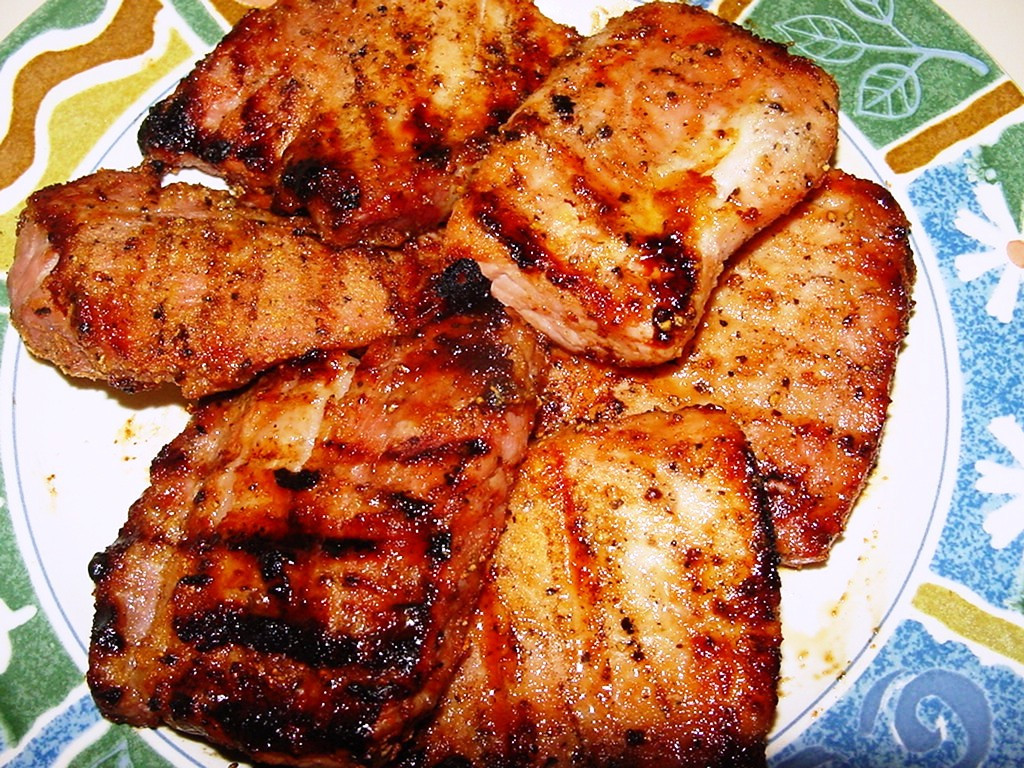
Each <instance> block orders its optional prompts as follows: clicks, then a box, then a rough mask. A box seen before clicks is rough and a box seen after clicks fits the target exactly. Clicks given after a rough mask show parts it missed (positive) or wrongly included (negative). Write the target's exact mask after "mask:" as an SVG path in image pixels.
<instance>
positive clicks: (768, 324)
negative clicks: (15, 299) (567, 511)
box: [542, 171, 915, 566]
mask: <svg viewBox="0 0 1024 768" xmlns="http://www.w3.org/2000/svg"><path fill="white" fill-rule="evenodd" d="M914 276H915V267H914V261H913V254H912V252H911V249H910V242H909V229H908V224H907V219H906V217H905V216H904V214H903V211H902V210H901V209H900V207H899V205H898V204H897V202H896V201H895V200H894V199H893V197H892V195H891V194H890V193H889V192H888V191H886V190H885V189H884V188H883V187H881V186H879V185H878V184H875V183H874V182H871V181H866V180H863V179H858V178H855V177H853V176H850V175H849V174H845V173H843V172H841V171H831V172H830V173H829V174H828V175H827V176H826V178H825V180H824V182H823V183H822V185H821V186H820V187H819V188H818V189H817V190H815V191H814V193H812V194H811V195H810V196H809V197H808V198H807V199H806V200H805V201H804V202H803V203H801V204H800V205H799V206H798V207H797V208H796V209H795V210H794V211H793V212H792V213H791V214H790V215H789V216H787V217H786V218H784V219H783V220H781V221H779V222H778V223H776V224H775V225H774V226H772V227H771V228H769V229H768V230H766V231H765V232H763V233H762V234H761V235H759V236H758V237H757V238H755V239H754V240H753V241H751V242H750V243H749V244H748V245H747V246H746V247H745V248H744V249H743V250H742V251H741V252H740V253H739V254H737V256H736V257H735V258H734V259H733V260H732V261H731V262H730V263H729V265H728V267H727V268H726V270H725V272H724V274H723V276H722V280H721V283H720V285H719V286H718V288H717V289H716V291H715V292H714V293H713V294H712V296H711V299H710V302H709V304H708V309H707V312H706V314H705V316H704V318H703V321H702V323H701V325H700V327H699V328H698V330H697V334H696V336H695V337H694V339H693V342H692V345H691V348H690V350H689V351H688V354H687V355H686V356H685V357H684V358H682V359H681V360H679V361H678V362H674V363H670V364H666V365H664V366H660V367H658V368H653V369H651V370H649V371H645V372H641V371H637V370H630V371H625V370H623V369H620V368H616V367H615V366H611V365H597V364H594V363H593V362H590V361H588V360H586V359H584V358H582V357H579V356H574V355H569V354H558V355H556V356H555V357H554V358H553V360H554V362H553V366H552V370H551V373H550V376H549V379H548V381H549V383H548V389H547V390H546V396H545V403H546V406H545V410H544V414H543V427H542V429H544V430H547V429H558V428H560V427H561V425H562V424H564V423H566V422H567V421H568V422H575V421H593V420H601V419H604V418H609V417H613V416H617V415H618V414H621V413H628V412H636V411H644V410H649V409H651V408H667V409H672V408H676V407H680V406H683V405H689V404H695V403H712V404H715V405H718V406H721V407H723V408H725V409H726V410H727V411H728V412H729V413H731V414H732V415H733V417H734V418H735V419H736V420H737V422H738V423H739V424H740V425H741V427H742V428H743V430H744V432H745V433H746V434H747V437H748V438H749V440H750V443H751V446H752V449H753V451H754V454H755V455H756V457H757V462H758V468H759V471H760V473H761V474H762V475H763V476H764V478H765V489H766V491H767V494H768V503H769V507H770V509H771V514H772V519H773V521H774V527H775V532H776V537H777V540H778V542H777V545H778V549H779V552H780V554H781V557H782V561H783V563H784V564H786V565H793V566H800V565H808V564H812V563H820V562H823V561H825V560H826V559H827V558H828V555H829V552H830V551H831V548H832V545H833V544H834V543H835V541H836V540H837V538H838V537H839V536H840V535H841V534H842V532H843V529H844V527H845V525H846V521H847V518H848V517H849V514H850V512H851V510H852V509H853V505H854V503H855V502H856V500H857V499H858V497H859V496H860V493H861V491H862V489H863V487H864V485H865V483H866V481H867V479H868V477H869V475H870V472H871V470H872V468H873V467H874V464H875V460H876V458H877V455H878V450H879V446H880V442H881V438H882V433H883V429H884V427H885V423H886V419H887V416H888V412H889V404H890V397H891V389H892V385H893V379H894V375H895V371H896V361H897V358H898V356H899V352H900V351H901V349H902V345H903V341H904V338H905V336H906V332H907V324H908V322H909V319H910V314H911V310H912V301H911V298H910V294H911V289H912V287H913V283H914Z"/></svg>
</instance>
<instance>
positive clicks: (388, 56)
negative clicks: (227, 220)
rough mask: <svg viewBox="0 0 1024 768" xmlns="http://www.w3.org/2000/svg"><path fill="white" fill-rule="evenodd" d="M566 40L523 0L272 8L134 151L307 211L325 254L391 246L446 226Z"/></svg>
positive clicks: (246, 22)
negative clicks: (328, 245)
mask: <svg viewBox="0 0 1024 768" xmlns="http://www.w3.org/2000/svg"><path fill="white" fill-rule="evenodd" d="M576 37H577V35H576V33H575V32H574V31H572V30H571V29H569V28H567V27H564V26H561V25H559V24H556V23H555V22H553V21H551V20H550V19H547V18H546V17H545V16H544V15H543V14H541V13H540V12H539V11H538V10H537V9H536V8H535V7H534V5H533V3H532V2H519V1H518V0H446V1H445V2H444V3H432V2H431V3H427V2H412V3H381V2H379V0H324V1H316V2H315V1H314V0H278V2H276V3H275V4H274V5H273V6H271V7H269V8H266V9H262V10H255V11H252V12H250V13H249V14H248V15H247V16H245V17H244V18H243V19H242V21H241V22H239V24H238V25H236V26H235V28H234V29H232V30H231V32H229V33H228V35H227V36H226V37H225V38H224V39H223V40H222V41H221V42H220V43H219V44H218V45H217V47H216V48H215V49H214V50H213V52H212V53H210V54H209V55H208V56H207V57H206V58H205V59H204V60H203V61H201V62H200V63H199V65H198V66H197V67H196V68H195V70H194V71H193V72H192V73H191V74H190V75H189V76H188V77H186V78H185V79H184V80H183V81H182V82H181V83H180V85H179V86H178V88H177V89H176V90H175V92H174V93H173V94H172V95H171V96H169V97H168V98H167V99H165V100H164V101H162V102H161V103H159V104H157V105H156V106H155V107H154V108H153V110H152V111H151V113H150V114H149V116H148V117H147V118H146V120H145V122H144V123H143V125H142V129H141V131H140V135H139V141H140V146H141V148H142V151H143V154H144V155H146V156H147V157H149V158H152V159H154V160H159V161H161V162H164V163H166V164H167V165H168V166H171V167H180V166H194V167H198V168H201V169H203V170H205V171H208V172H210V173H212V174H214V175H217V176H221V177H223V178H224V179H226V180H227V181H228V182H229V183H230V184H231V185H232V186H235V187H238V188H239V189H241V190H242V191H244V192H245V193H246V194H247V195H248V196H249V197H250V198H251V199H253V200H255V201H257V202H259V203H260V204H262V205H271V204H272V205H273V206H275V208H276V209H277V210H279V211H281V212H286V213H296V212H301V211H308V213H309V214H310V216H311V217H312V218H313V220H314V221H315V222H316V223H317V225H318V227H319V228H320V229H321V231H322V233H323V235H324V237H325V239H327V240H329V241H331V242H334V243H337V244H343V245H344V244H348V243H351V242H353V241H356V240H358V241H369V242H378V243H383V244H395V243H396V242H400V241H401V240H404V239H405V238H406V237H408V236H409V235H415V234H418V233H420V232H423V231H425V230H429V229H433V228H434V227H436V226H437V225H438V224H440V223H441V222H442V221H443V220H444V219H445V218H446V217H447V215H448V213H449V211H450V210H451V206H452V203H453V202H454V201H455V198H456V197H457V196H458V194H459V192H460V191H461V189H462V187H463V186H464V184H465V181H466V177H467V175H468V173H469V170H470V168H471V166H472V165H473V164H474V163H475V162H476V161H478V160H479V159H480V158H481V157H482V156H483V154H484V152H485V151H486V150H487V147H488V145H489V143H490V141H491V140H492V138H493V136H494V134H495V133H496V131H497V128H498V126H499V125H500V124H501V123H502V121H503V120H504V119H505V118H507V117H508V115H509V114H511V112H512V110H514V109H515V108H516V107H517V106H518V105H519V104H520V102H521V101H522V99H523V97H524V96H525V95H526V94H527V93H529V91H530V90H532V89H533V88H535V87H536V86H537V85H538V84H539V83H540V82H541V80H542V79H543V78H544V76H545V75H546V74H547V73H548V71H549V70H550V68H551V65H552V62H553V59H554V58H555V57H556V56H558V55H559V54H561V53H562V52H563V51H564V50H565V49H566V48H567V47H568V45H569V44H570V43H571V42H572V41H573V40H575V39H576Z"/></svg>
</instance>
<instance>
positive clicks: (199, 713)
mask: <svg viewBox="0 0 1024 768" xmlns="http://www.w3.org/2000/svg"><path fill="white" fill-rule="evenodd" d="M542 367H543V355H542V354H541V351H540V347H539V346H538V344H537V340H536V338H535V337H534V335H533V333H532V331H531V329H530V328H529V326H527V325H525V324H524V323H521V322H519V321H516V320H513V319H512V318H510V317H509V316H507V315H505V314H504V313H503V312H502V311H501V310H500V309H497V310H496V311H491V312H480V313H477V314H474V315H469V316H454V317H452V318H449V319H447V320H444V321H440V322H437V323H433V324H430V325H428V326H426V327H425V328H424V329H423V330H422V331H420V332H417V333H416V334H414V335H412V336H409V337H401V338H398V339H385V340H382V341H380V342H377V343H375V344H373V345H371V346H370V348H369V349H368V350H367V351H366V353H365V354H364V355H363V357H362V358H361V360H360V361H359V362H358V366H357V364H356V361H355V360H354V359H353V358H350V357H348V356H347V355H345V354H344V353H332V354H329V353H320V354H317V355H312V356H310V357H308V358H305V359H300V360H298V361H296V362H292V363H288V364H284V365H282V366H281V367H279V368H276V369H274V370H272V371H270V372H268V373H267V374H265V375H264V376H263V377H261V378H260V379H258V380H257V381H256V382H255V383H254V385H253V386H252V387H251V388H250V389H248V390H246V391H244V392H243V393H242V394H235V395H234V396H225V397H221V398H217V399H213V400H212V401H208V402H205V403H203V404H201V405H200V406H198V407H197V409H196V410H195V412H194V415H193V417H192V419H191V421H190V423H189V425H188V426H187V427H186V429H185V431H184V432H183V433H182V434H181V435H180V436H178V437H177V438H176V439H175V440H173V441H172V442H171V443H170V444H169V445H168V446H167V447H166V448H164V450H163V451H162V452H161V454H160V455H159V456H158V458H157V459H156V460H155V462H154V464H153V468H152V485H151V486H150V487H149V489H148V490H146V492H145V493H144V494H143V495H142V497H141V498H140V499H139V500H138V501H137V502H136V503H135V504H134V505H133V506H132V508H131V511H130V512H129V517H128V521H127V523H126V524H125V526H124V527H123V528H122V530H121V532H120V534H119V536H118V538H117V541H116V542H114V544H112V545H111V546H110V547H109V548H108V549H107V550H106V551H105V552H102V553H100V554H99V555H97V556H96V558H95V559H94V561H93V563H92V565H91V575H92V577H93V578H94V580H95V582H96V588H95V590H96V614H95V622H94V626H93V634H92V642H91V647H90V654H89V662H90V667H89V673H88V680H89V684H90V686H91V690H92V692H93V696H94V698H95V699H96V702H97V704H98V705H99V707H100V709H101V710H102V712H103V713H104V714H105V715H106V716H107V717H109V718H111V719H113V720H115V721H118V722H126V723H131V724H134V725H138V726H155V725H158V724H161V723H168V724H170V725H172V726H174V727H176V728H179V729H181V730H183V731H186V732H189V733H193V734H198V735H202V736H203V737H205V738H206V739H208V740H209V741H211V742H213V743H214V744H218V745H221V746H226V747H230V748H231V749H233V750H237V751H239V752H241V753H244V754H246V755H249V756H251V757H253V758H256V759H258V760H260V761H262V762H271V763H288V764H293V765H318V766H320V765H332V766H344V765H350V764H362V762H361V761H366V762H369V763H379V762H381V761H383V760H385V759H386V758H387V757H388V756H389V755H391V754H392V752H393V750H394V749H395V748H396V745H397V744H398V743H400V742H401V741H402V739H403V738H404V734H405V733H406V732H407V731H408V730H409V729H410V728H411V727H412V725H413V724H414V723H415V722H416V721H417V719H418V718H421V717H422V716H423V715H424V714H425V713H427V712H428V711H430V710H431V708H432V706H433V705H434V704H435V703H436V701H437V699H438V698H439V697H440V695H441V694H442V693H443V691H444V689H445V687H446V684H447V683H448V681H449V679H450V678H451V676H452V674H453V673H454V668H455V664H456V661H457V659H458V656H459V654H460V652H461V648H462V640H463V637H464V635H465V631H466V625H467V619H468V618H469V617H470V616H471V615H472V612H473V610H475V607H476V605H477V602H478V597H479V593H480V589H481V575H482V573H483V572H484V570H485V564H486V560H487V558H488V556H489V555H490V554H491V552H492V550H493V547H494V545H495V544H496V540H497V537H498V532H499V531H500V528H501V522H502V520H503V515H504V511H505V508H506V501H507V495H508V489H509V486H510V484H511V481H512V478H513V473H514V470H515V468H516V466H517V464H518V463H519V461H520V460H521V458H522V456H523V454H524V452H525V450H526V444H527V438H528V436H529V434H530V430H531V427H532V424H533V416H534V413H535V408H536V398H535V391H536V377H537V375H538V372H539V371H540V370H541V369H542Z"/></svg>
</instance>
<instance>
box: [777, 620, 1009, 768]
mask: <svg viewBox="0 0 1024 768" xmlns="http://www.w3.org/2000/svg"><path fill="white" fill-rule="evenodd" d="M1022 723H1024V680H1021V678H1020V677H1019V676H1018V675H1017V674H1016V673H1015V672H1014V671H1013V670H1012V669H1010V668H1008V667H1006V666H1003V665H998V664H995V665H987V664H984V663H982V662H980V661H979V660H978V658H977V657H976V656H975V655H974V654H973V653H972V652H971V651H970V650H969V649H968V648H967V647H966V646H964V645H962V644H960V643H958V642H939V641H937V640H936V639H935V638H934V637H933V636H932V635H931V634H930V633H929V632H928V631H926V630H925V629H924V627H923V626H922V625H921V624H919V623H917V622H916V621H906V622H904V623H903V624H902V625H901V626H900V627H899V628H898V629H897V631H896V633H895V634H894V635H893V637H892V638H891V639H890V641H889V642H888V643H887V644H886V646H885V648H884V649H883V650H882V651H881V653H879V655H878V657H877V658H876V659H875V662H874V663H873V664H872V666H871V667H870V669H869V670H868V671H867V672H866V673H865V674H864V675H862V676H861V677H860V678H859V679H858V680H857V681H856V683H855V684H854V685H853V686H852V688H851V690H850V691H849V692H848V693H847V694H846V695H845V696H844V697H843V698H842V699H841V700H840V701H839V702H838V703H837V704H836V705H834V706H832V707H830V708H829V709H828V710H826V711H825V712H823V713H822V714H821V716H820V717H819V718H818V719H817V720H816V721H815V722H814V723H813V724H812V725H811V726H810V727H809V728H807V729H806V730H805V731H804V732H803V733H802V734H801V735H800V736H799V737H798V738H797V739H795V740H794V741H793V742H791V743H790V744H789V745H787V747H786V748H785V749H783V750H781V751H780V752H779V753H778V754H777V755H775V756H774V758H773V760H772V761H771V765H772V766H773V768H885V767H888V766H908V767H910V766H921V768H937V767H938V766H949V768H954V767H955V768H970V767H971V766H981V765H984V766H1007V768H1009V767H1010V766H1019V765H1022V764H1024V729H1022V728H1021V724H1022Z"/></svg>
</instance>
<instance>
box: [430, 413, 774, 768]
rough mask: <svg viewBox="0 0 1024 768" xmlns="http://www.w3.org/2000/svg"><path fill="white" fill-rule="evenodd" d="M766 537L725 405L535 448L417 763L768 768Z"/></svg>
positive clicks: (484, 767)
mask: <svg viewBox="0 0 1024 768" xmlns="http://www.w3.org/2000/svg"><path fill="white" fill-rule="evenodd" d="M770 530H771V526H770V523H769V520H768V517H767V513H766V511H765V509H764V507H763V506H762V504H761V503H760V497H759V495H758V492H757V488H756V485H755V481H754V468H753V461H752V458H751V456H750V453H749V450H748V447H747V444H746V440H745V438H744V436H743V434H742V432H740V430H739V429H738V428H737V427H736V426H735V425H734V424H733V423H732V421H731V420H730V418H729V417H728V415H727V414H725V413H724V412H722V411H720V410H717V409H712V408H691V409H682V410H679V411H677V412H674V413H671V414H668V413H665V412H650V413H645V414H638V415H633V416H627V417H624V418H622V419H620V420H609V421H606V422H602V423H599V424H591V425H587V426H585V427H581V428H576V427H568V428H565V429H563V430H561V431H558V432H556V433H553V434H551V435H549V436H547V437H546V438H545V439H543V440H541V441H539V442H537V443H535V444H534V445H533V446H532V447H531V449H530V452H529V454H528V457H527V459H526V460H525V461H524V463H523V465H522V467H521V474H520V478H519V480H518V481H517V484H516V487H515V490H514V492H513V496H512V500H511V504H510V516H509V521H508V524H507V528H506V529H505V531H504V533H503V534H502V538H501V542H500V544H499V546H498V550H497V552H496V553H495V558H494V561H493V565H492V581H491V582H490V583H489V584H488V586H487V589H486V591H485V593H484V598H483V599H482V601H481V608H480V611H479V612H478V614H477V618H476V621H475V622H474V625H473V629H472V632H471V634H470V640H469V649H470V650H469V653H468V656H467V658H466V660H465V661H464V662H463V664H462V666H461V667H460V669H459V673H458V675H457V677H456V679H455V681H454V682H453V684H452V686H451V688H450V689H449V691H448V694H447V696H446V698H445V699H444V701H443V703H442V706H441V709H440V710H439V714H438V717H437V719H436V721H434V723H433V724H432V725H431V727H430V728H429V730H428V731H427V732H426V733H425V734H424V735H423V737H422V739H421V740H420V752H419V753H418V754H417V755H416V756H415V757H414V758H412V759H411V760H410V764H417V765H425V766H438V765H445V766H455V765H458V766H465V767H466V768H469V766H473V767H474V768H476V767H477V766H479V768H489V767H490V766H505V768H513V767H515V768H526V767H527V766H531V767H532V766H537V767H538V768H539V767H540V766H549V767H551V768H554V766H566V767H567V768H568V767H569V766H580V765H585V766H590V767H591V768H601V767H610V766H635V767H636V768H641V767H643V766H651V767H656V768H669V766H688V767H689V768H700V766H754V765H764V761H765V738H766V735H767V733H768V730H769V729H770V727H771V725H772V723H773V718H774V714H775V705H776V684H777V678H778V670H779V647H780V639H781V635H780V625H779V619H778V606H779V580H778V573H777V571H776V568H775V553H774V550H773V548H772V543H771V534H770ZM446 760H447V761H448V762H445V761H446ZM460 760H461V761H460Z"/></svg>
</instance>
